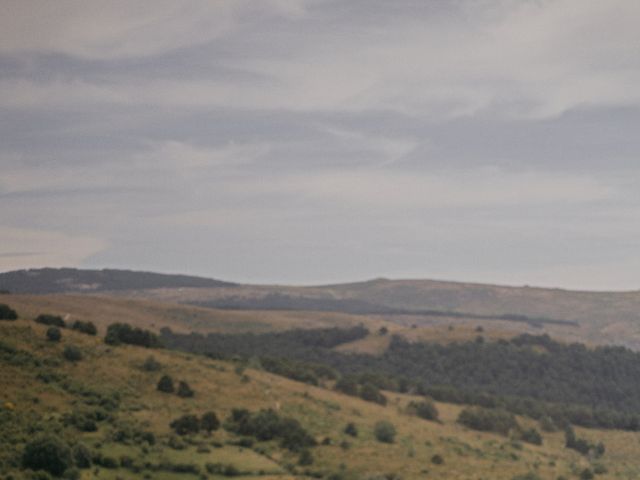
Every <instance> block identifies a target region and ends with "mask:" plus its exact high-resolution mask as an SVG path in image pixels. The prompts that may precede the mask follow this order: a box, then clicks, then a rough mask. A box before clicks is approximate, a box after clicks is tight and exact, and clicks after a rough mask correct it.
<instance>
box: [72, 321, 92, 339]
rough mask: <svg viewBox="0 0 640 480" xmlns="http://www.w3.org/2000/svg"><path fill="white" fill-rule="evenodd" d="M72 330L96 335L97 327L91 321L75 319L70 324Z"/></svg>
mask: <svg viewBox="0 0 640 480" xmlns="http://www.w3.org/2000/svg"><path fill="white" fill-rule="evenodd" d="M71 329H72V330H77V331H78V332H80V333H85V334H87V335H96V334H97V333H98V329H97V328H96V326H95V325H94V324H93V322H83V321H81V320H76V321H75V322H73V324H72V325H71Z"/></svg>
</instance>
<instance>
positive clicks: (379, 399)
mask: <svg viewBox="0 0 640 480" xmlns="http://www.w3.org/2000/svg"><path fill="white" fill-rule="evenodd" d="M360 398H362V399H363V400H366V401H367V402H374V403H379V404H380V405H386V404H387V397H385V396H384V395H383V394H382V393H380V390H379V389H378V387H376V386H375V385H373V384H372V383H365V384H364V385H363V386H362V389H361V390H360Z"/></svg>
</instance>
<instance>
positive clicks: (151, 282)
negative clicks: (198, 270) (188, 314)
mask: <svg viewBox="0 0 640 480" xmlns="http://www.w3.org/2000/svg"><path fill="white" fill-rule="evenodd" d="M233 285H234V284H232V283H229V282H222V281H220V280H213V279H209V278H202V277H193V276H187V275H167V274H160V273H152V272H135V271H130V270H114V269H103V270H79V269H76V268H38V269H30V270H16V271H12V272H5V273H0V290H4V291H8V292H11V293H27V294H41V293H74V292H102V291H122V290H138V289H149V288H187V287H197V288H212V287H231V286H233Z"/></svg>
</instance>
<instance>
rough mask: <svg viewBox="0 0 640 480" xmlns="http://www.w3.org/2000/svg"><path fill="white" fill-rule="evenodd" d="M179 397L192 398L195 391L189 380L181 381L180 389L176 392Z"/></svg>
mask: <svg viewBox="0 0 640 480" xmlns="http://www.w3.org/2000/svg"><path fill="white" fill-rule="evenodd" d="M176 393H177V394H178V396H179V397H183V398H191V397H193V395H194V394H195V392H194V391H193V390H192V389H191V387H190V386H189V384H188V383H187V382H180V383H179V384H178V391H177V392H176Z"/></svg>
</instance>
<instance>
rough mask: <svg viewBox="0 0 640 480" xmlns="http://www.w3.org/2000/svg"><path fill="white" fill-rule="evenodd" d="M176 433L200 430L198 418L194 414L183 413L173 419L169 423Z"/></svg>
mask: <svg viewBox="0 0 640 480" xmlns="http://www.w3.org/2000/svg"><path fill="white" fill-rule="evenodd" d="M169 426H170V427H171V428H173V430H175V432H176V433H177V434H178V435H187V434H189V433H198V432H199V431H200V420H198V417H196V416H195V415H183V416H181V417H180V418H178V419H176V420H174V421H173V422H171V424H170V425H169Z"/></svg>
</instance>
